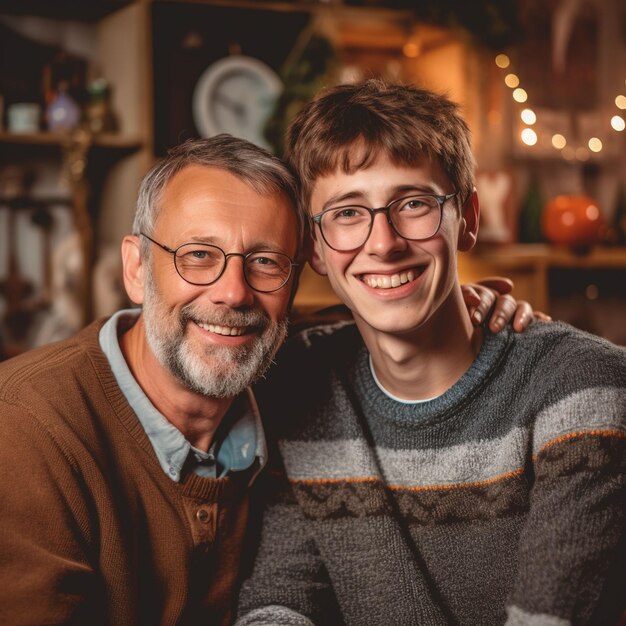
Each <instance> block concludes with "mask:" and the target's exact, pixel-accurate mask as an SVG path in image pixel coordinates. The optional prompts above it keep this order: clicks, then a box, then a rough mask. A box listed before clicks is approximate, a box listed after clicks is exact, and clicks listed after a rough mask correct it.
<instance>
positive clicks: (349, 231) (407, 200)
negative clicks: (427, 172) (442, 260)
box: [311, 191, 459, 252]
mask: <svg viewBox="0 0 626 626" xmlns="http://www.w3.org/2000/svg"><path fill="white" fill-rule="evenodd" d="M458 194H459V192H458V191H455V192H454V193H449V194H447V195H445V196H438V195H434V194H424V195H418V194H414V195H412V196H406V197H404V198H398V199H397V200H394V201H393V202H390V203H389V204H388V205H387V206H384V207H380V208H379V209H370V208H368V207H365V206H360V205H357V204H354V205H353V204H350V205H346V206H340V207H333V208H330V209H326V210H325V211H322V212H321V213H317V214H316V215H313V216H312V217H311V219H312V220H313V221H314V222H315V223H316V224H317V225H318V226H319V229H320V232H321V233H322V237H323V239H324V241H325V242H326V244H327V245H328V246H329V247H330V248H332V249H333V250H337V251H338V252H348V251H350V250H356V249H357V248H360V247H361V246H362V245H363V244H365V242H366V241H367V239H368V237H369V236H370V233H371V232H372V226H373V224H374V216H375V215H376V213H385V214H386V215H387V221H388V222H389V225H390V226H391V227H392V228H393V230H394V231H395V232H396V233H397V234H398V235H400V237H402V238H403V239H409V240H410V241H423V240H425V239H430V238H431V237H434V236H435V235H436V234H437V232H438V231H439V228H440V227H441V217H442V215H443V205H444V204H445V203H446V202H447V201H448V200H450V199H451V198H454V197H455V196H456V195H458Z"/></svg>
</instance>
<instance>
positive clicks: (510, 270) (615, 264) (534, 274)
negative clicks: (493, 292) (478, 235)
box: [459, 244, 626, 313]
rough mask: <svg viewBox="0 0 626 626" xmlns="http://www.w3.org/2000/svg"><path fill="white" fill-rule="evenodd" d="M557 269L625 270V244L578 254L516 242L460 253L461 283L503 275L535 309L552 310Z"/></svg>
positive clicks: (568, 250) (557, 248) (602, 247)
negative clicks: (552, 278) (552, 282)
mask: <svg viewBox="0 0 626 626" xmlns="http://www.w3.org/2000/svg"><path fill="white" fill-rule="evenodd" d="M554 269H572V270H580V271H587V270H600V269H602V270H606V269H613V270H622V269H623V270H624V271H625V272H626V247H623V246H622V247H619V246H616V247H605V246H594V247H593V248H591V249H590V250H589V251H588V252H586V253H584V254H583V253H576V252H573V251H572V250H570V249H568V248H566V247H563V246H552V245H549V244H516V245H508V246H489V247H484V246H483V247H481V246H478V247H477V248H476V249H475V250H473V251H472V252H470V253H467V254H460V255H459V274H460V276H461V281H462V282H474V281H476V280H478V279H480V278H484V277H485V276H492V275H500V276H506V277H508V278H511V279H512V280H513V281H514V283H515V288H514V291H513V293H514V295H515V296H516V297H517V298H518V299H521V300H528V301H529V302H531V303H532V305H533V307H534V308H535V309H538V310H540V311H545V312H546V313H550V308H551V294H550V284H549V282H550V281H549V278H550V277H549V273H550V271H551V270H554Z"/></svg>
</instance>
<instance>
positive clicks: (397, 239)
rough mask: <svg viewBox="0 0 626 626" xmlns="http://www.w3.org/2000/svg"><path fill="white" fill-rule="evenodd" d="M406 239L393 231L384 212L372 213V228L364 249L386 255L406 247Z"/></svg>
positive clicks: (371, 252)
mask: <svg viewBox="0 0 626 626" xmlns="http://www.w3.org/2000/svg"><path fill="white" fill-rule="evenodd" d="M406 245H407V241H406V239H404V238H403V237H401V236H400V235H398V233H397V232H396V231H395V229H394V228H393V226H392V225H391V224H390V223H389V217H388V215H387V214H386V213H382V212H381V213H377V214H376V215H374V221H373V223H372V230H371V232H370V235H369V237H368V238H367V241H366V242H365V250H366V251H367V252H368V253H370V254H377V255H383V256H385V255H388V254H391V253H394V252H397V251H399V250H403V249H405V248H406Z"/></svg>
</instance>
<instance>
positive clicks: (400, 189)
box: [322, 184, 439, 211]
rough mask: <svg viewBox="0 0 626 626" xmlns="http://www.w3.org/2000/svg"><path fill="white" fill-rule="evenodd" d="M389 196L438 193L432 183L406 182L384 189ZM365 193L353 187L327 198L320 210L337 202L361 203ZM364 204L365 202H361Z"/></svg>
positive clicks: (343, 203) (331, 206)
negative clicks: (350, 189) (351, 189)
mask: <svg viewBox="0 0 626 626" xmlns="http://www.w3.org/2000/svg"><path fill="white" fill-rule="evenodd" d="M386 191H387V193H388V194H389V196H390V197H393V196H397V195H399V194H403V193H418V194H428V195H432V194H434V195H437V194H438V193H439V191H438V190H436V189H435V188H434V187H433V186H432V185H430V184H426V185H422V184H414V185H412V184H406V185H396V186H395V187H392V188H391V189H388V190H386ZM365 196H366V193H365V192H363V191H360V190H358V189H355V190H353V191H348V192H346V193H343V194H337V195H335V196H332V197H331V198H329V199H328V200H327V201H326V202H325V203H324V204H323V205H322V211H325V210H326V209H329V208H333V207H334V206H335V205H337V204H341V205H345V204H346V203H347V202H353V203H354V202H357V201H358V202H359V203H363V202H364V200H365ZM363 206H365V204H363Z"/></svg>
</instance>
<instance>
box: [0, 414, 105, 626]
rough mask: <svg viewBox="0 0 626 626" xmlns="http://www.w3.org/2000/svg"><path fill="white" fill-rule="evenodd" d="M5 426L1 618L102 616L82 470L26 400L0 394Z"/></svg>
mask: <svg viewBox="0 0 626 626" xmlns="http://www.w3.org/2000/svg"><path fill="white" fill-rule="evenodd" d="M0 432H2V436H1V437H0V475H1V476H2V480H1V481H0V623H2V624H12V625H13V626H19V625H21V624H24V625H28V626H37V625H39V624H81V623H82V624H86V623H90V624H99V623H102V620H104V619H106V617H105V616H104V615H89V614H88V613H87V612H86V607H87V606H88V605H89V606H90V607H91V608H92V609H93V606H94V604H93V602H94V601H97V599H96V598H95V595H96V594H97V592H96V589H97V585H96V580H95V579H96V577H95V575H94V569H93V566H92V564H91V563H90V561H89V558H88V544H89V531H88V529H89V526H90V525H89V511H88V504H87V498H86V497H84V496H83V494H82V490H81V486H80V485H81V476H80V475H78V472H76V471H75V468H73V467H72V464H71V462H70V461H69V459H68V458H67V457H66V456H65V455H64V454H63V451H62V450H61V448H60V447H59V446H58V445H57V443H56V442H55V438H54V433H53V432H51V431H48V430H47V429H46V428H43V427H42V426H41V424H40V422H39V421H37V420H36V419H34V417H33V416H32V415H30V414H29V413H28V412H27V411H26V410H24V409H23V408H22V407H20V406H19V405H16V404H10V403H7V402H0ZM97 604H98V605H99V606H102V599H100V602H98V603H97Z"/></svg>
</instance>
